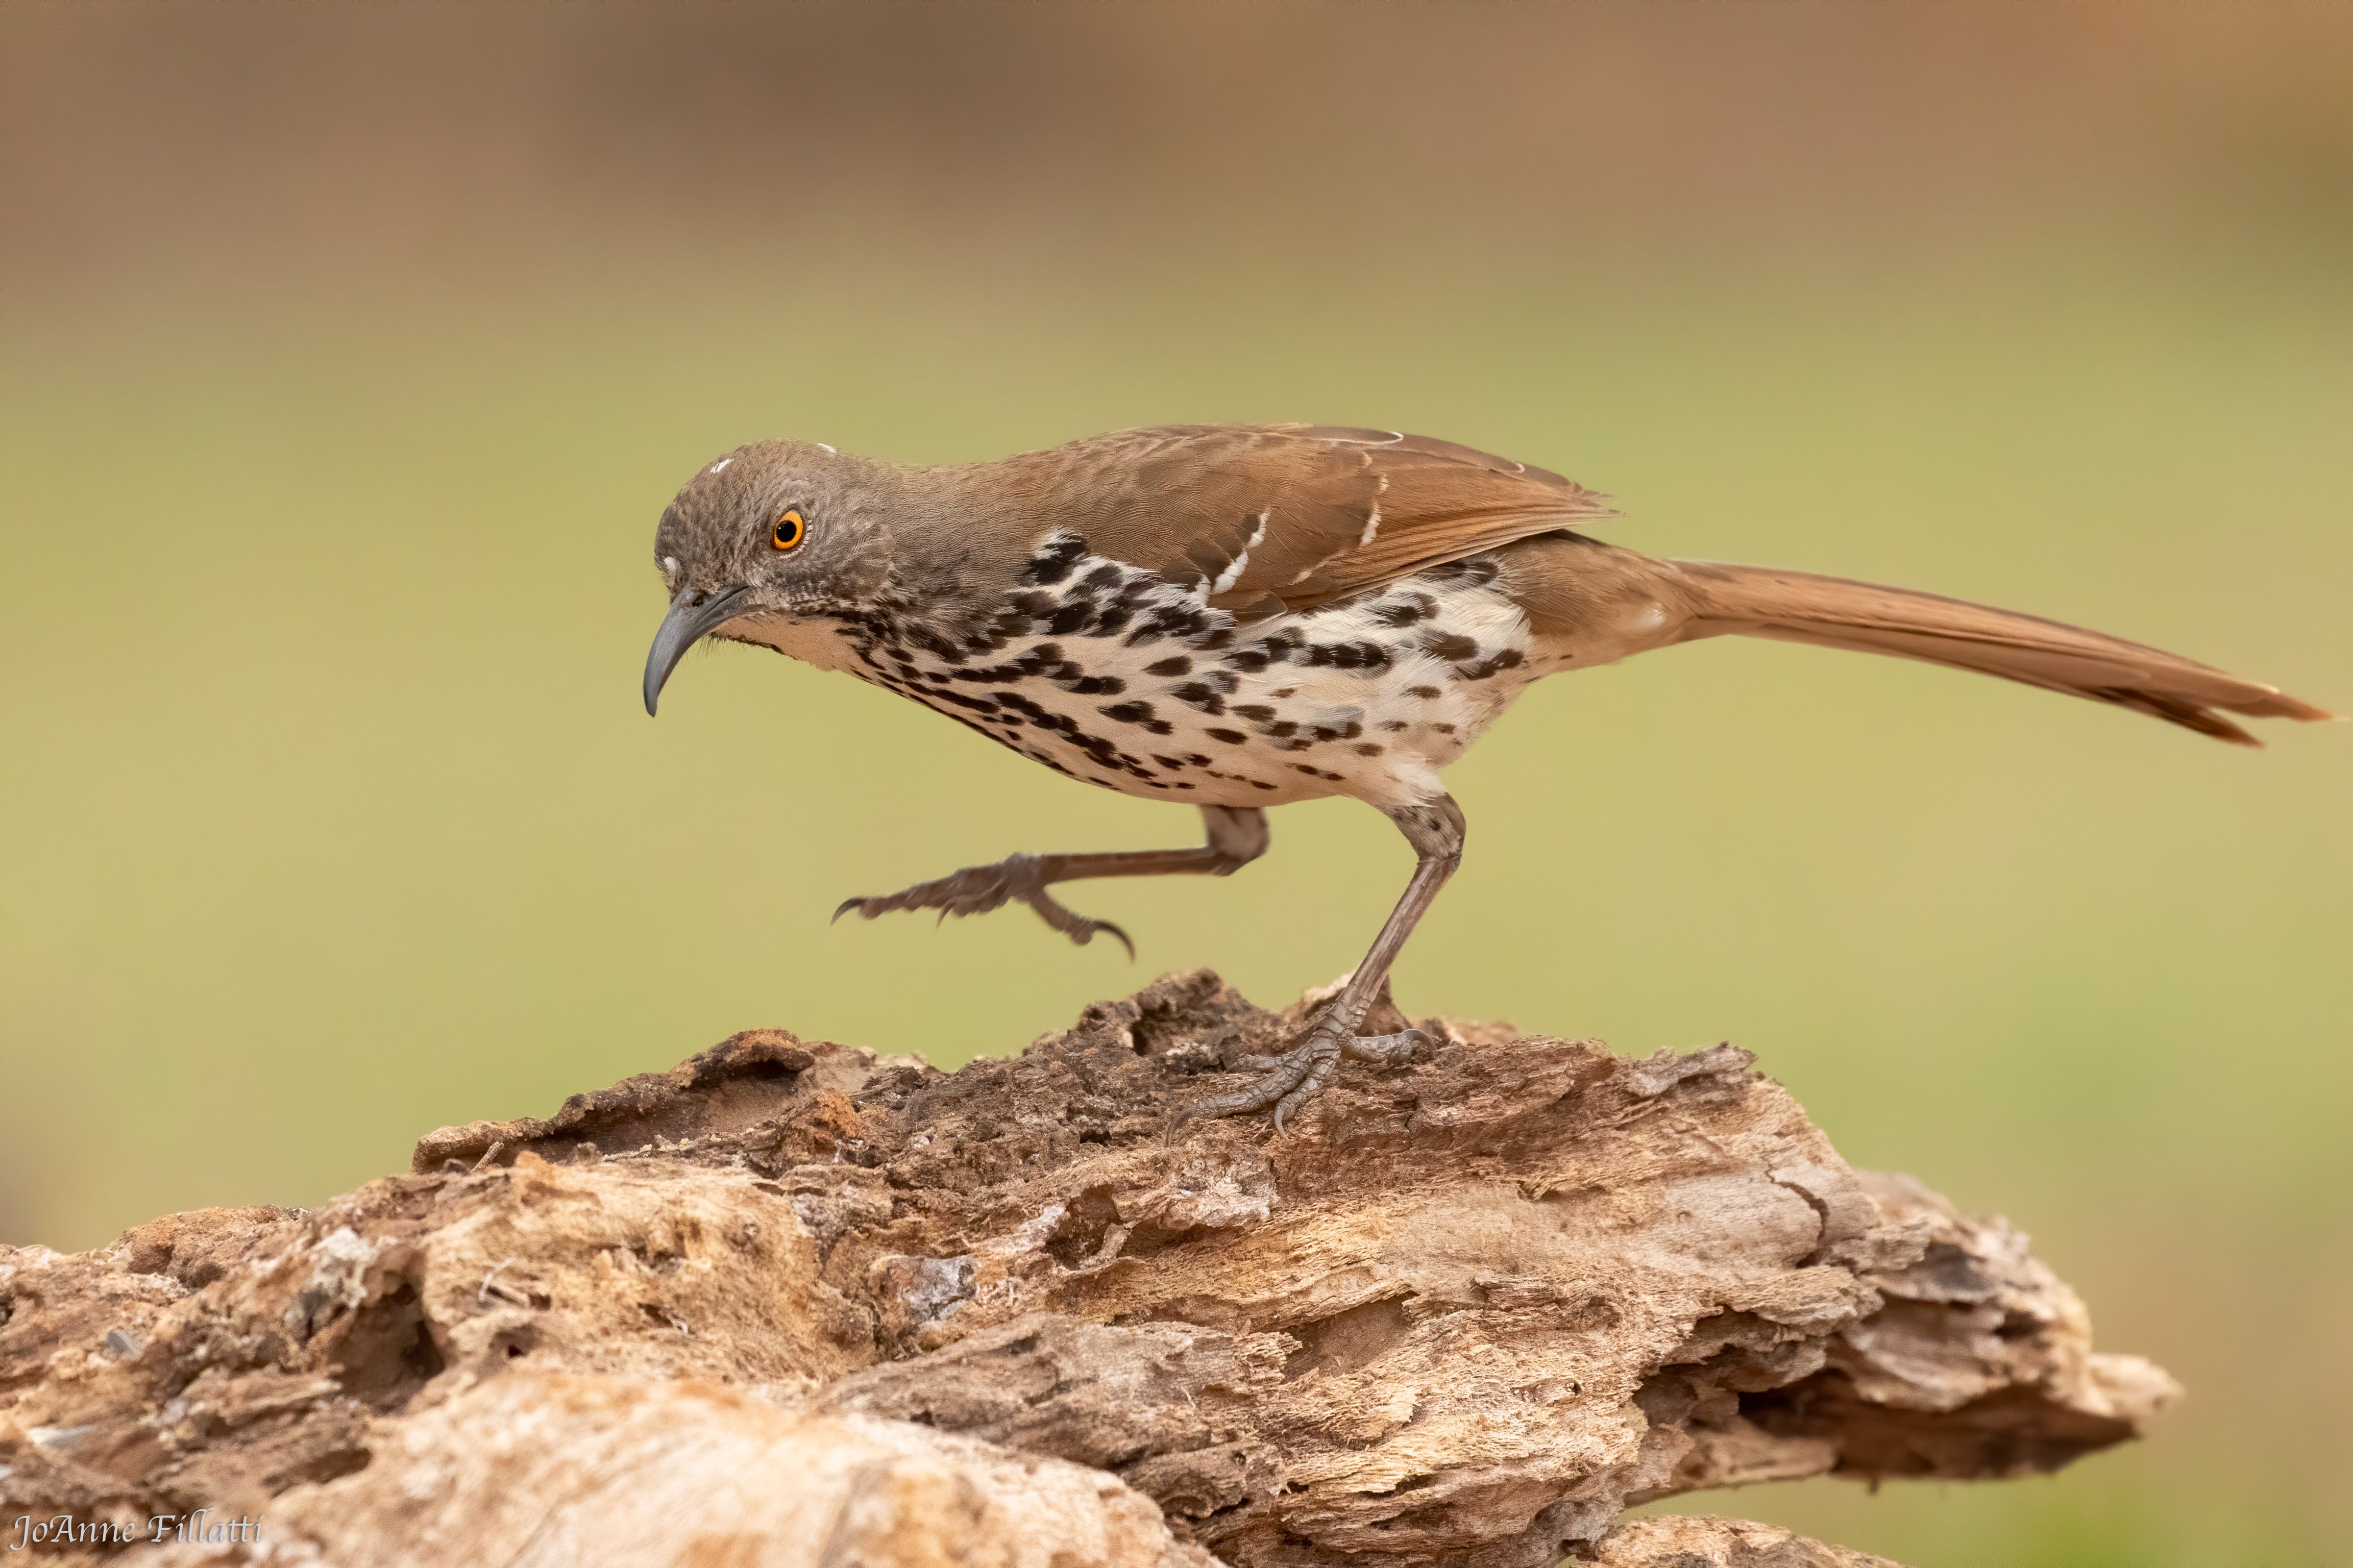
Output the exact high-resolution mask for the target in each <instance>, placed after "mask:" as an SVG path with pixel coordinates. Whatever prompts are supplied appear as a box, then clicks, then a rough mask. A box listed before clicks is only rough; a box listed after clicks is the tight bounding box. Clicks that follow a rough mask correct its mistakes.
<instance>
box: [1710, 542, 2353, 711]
mask: <svg viewBox="0 0 2353 1568" xmlns="http://www.w3.org/2000/svg"><path fill="white" fill-rule="evenodd" d="M1670 564H1671V565H1672V567H1673V568H1674V571H1675V573H1676V574H1677V575H1678V577H1679V578H1680V579H1681V581H1682V582H1683V584H1684V585H1685V586H1686V587H1687V589H1688V590H1689V591H1690V594H1691V596H1692V598H1693V599H1694V601H1695V603H1694V604H1693V605H1692V619H1691V620H1690V622H1689V623H1688V624H1687V626H1686V628H1685V630H1684V633H1683V637H1684V638H1686V639H1688V638H1691V637H1715V636H1719V635H1723V634H1725V633H1738V634H1740V635H1742V636H1744V637H1777V638H1779V639H1780V640H1782V641H1784V642H1801V643H1813V644H1815V645H1817V646H1818V647H1842V648H1853V649H1856V650H1858V651H1861V652H1864V653H1885V654H1894V655H1895V656H1896V657H1897V658H1917V659H1926V661H1927V662H1929V663H1931V664H1943V665H1950V666H1951V667H1953V668H1956V669H1974V670H1977V671H1978V672H1980V673H1982V674H1985V675H1999V676H2000V677H2001V678H2002V679H2006V680H2019V681H2023V682H2025V683H2026V684H2027V685H2029V686H2040V687H2042V688H2044V689H2047V690H2051V691H2064V692H2066V693H2068V694H2069V695H2070V696H2073V697H2088V698H2090V699H2091V700H2093V701H2094V702H2112V703H2114V704H2116V706H2117V707H2120V708H2131V709H2135V710H2138V711H2140V712H2143V713H2147V714H2149V715H2151V716H2152V717H2154V718H2158V719H2163V720H2165V721H2167V722H2168V723H2172V724H2179V725H2181V726H2183V727H2184V728H2186V729H2190V730H2195V731H2198V732H2199V733H2200V734H2201V735H2211V736H2213V737H2214V738H2215V739H2216V740H2218V741H2228V742H2232V744H2233V745H2241V746H2260V745H2262V744H2263V742H2260V741H2258V740H2256V739H2255V738H2254V737H2253V735H2250V734H2248V733H2247V732H2246V731H2244V730H2242V729H2241V728H2239V726H2238V725H2236V724H2233V723H2232V722H2231V721H2230V720H2228V719H2225V718H2223V717H2222V715H2221V713H2218V712H2216V711H2215V710H2217V709H2227V710H2230V711H2232V712H2233V713H2245V714H2251V715H2253V716H2255V717H2258V718H2266V719H2271V718H2277V719H2302V720H2306V721H2311V720H2320V719H2328V718H2333V717H2334V715H2333V714H2330V713H2328V712H2327V711H2325V710H2321V709H2318V708H2315V707H2313V706H2312V705H2311V704H2310V703H2308V702H2299V701H2297V700H2295V698H2293V697H2288V696H2284V695H2282V693H2281V692H2280V690H2279V689H2278V688H2276V687H2272V686H2264V685H2262V684H2260V683H2259V682H2256V681H2253V680H2242V679H2239V678H2238V677H2237V676H2235V675H2228V674H2225V673H2224V672H2223V671H2221V670H2219V669H2215V668H2211V667H2210V666H2207V665H2203V664H2198V663H2194V662H2192V661H2191V660H2189V659H2186V658H2181V657H2179V655H2176V654H2170V653H2166V652H2164V651H2163V650H2161V649H2158V648H2153V647H2142V646H2141V645H2140V644H2138V643H2131V642H2126V641H2125V640H2124V639H2123V638H2121V637H2107V636H2105V635H2103V634H2101V633H2099V632H2094V631H2085V630H2084V628H2083V627H2081V626H2067V625H2065V624H2063V623H2062V622H2059V621H2046V620H2043V619H2042V618H2041V617H2040V616H2022V615H2020V614H2018V613H2017V612H2016V611H2014V610H1997V609H1994V608H1992V607H1991V606H1989V605H1972V604H1968V603H1966V602H1965V601H1962V600H1959V599H1947V598H1944V597H1941V596H1939V595H1935V594H1918V593H1914V592H1913V591H1911V590H1910V589H1907V588H1886V587H1882V586H1880V585H1879V584H1875V583H1852V582H1849V581H1847V580H1846V579H1845V578H1842V577H1817V576H1815V575H1813V574H1811V573H1808V572H1782V571H1777V570H1774V569H1772V568H1770V567H1763V566H1727V565H1723V564H1720V563H1716V562H1713V561H1676V562H1672V563H1670Z"/></svg>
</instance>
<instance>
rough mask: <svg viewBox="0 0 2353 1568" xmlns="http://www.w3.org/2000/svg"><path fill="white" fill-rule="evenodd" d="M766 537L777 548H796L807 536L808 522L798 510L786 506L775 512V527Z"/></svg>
mask: <svg viewBox="0 0 2353 1568" xmlns="http://www.w3.org/2000/svg"><path fill="white" fill-rule="evenodd" d="M768 537H769V539H770V540H771V541H772V542H774V543H775V544H776V548H777V549H779V550H798V549H799V548H800V547H801V541H803V540H805V539H807V537H808V523H807V521H806V520H805V519H803V518H802V516H801V514H800V512H799V511H798V510H795V509H793V508H789V507H788V508H786V510H783V511H780V512H778V513H777V514H776V529H775V531H773V532H771V533H770V534H769V536H768Z"/></svg>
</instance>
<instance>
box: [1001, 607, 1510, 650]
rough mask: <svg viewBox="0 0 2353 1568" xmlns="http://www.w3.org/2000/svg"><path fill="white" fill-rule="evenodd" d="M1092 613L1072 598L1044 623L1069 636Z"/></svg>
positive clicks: (1057, 632) (1052, 630)
mask: <svg viewBox="0 0 2353 1568" xmlns="http://www.w3.org/2000/svg"><path fill="white" fill-rule="evenodd" d="M1094 614H1095V607H1094V605H1092V604H1090V603H1089V602H1088V601H1086V600H1084V599H1072V600H1071V601H1069V602H1068V603H1066V604H1064V605H1063V606H1062V607H1061V608H1060V609H1059V610H1057V611H1055V612H1054V618H1053V619H1052V620H1050V621H1049V622H1047V623H1046V629H1047V630H1048V631H1050V632H1052V633H1053V634H1054V635H1055V636H1056V637H1069V636H1070V635H1071V633H1072V632H1076V631H1082V630H1084V629H1085V627H1086V624H1087V623H1088V622H1089V621H1091V620H1092V619H1093V618H1094ZM1478 651H1479V647H1478V645H1477V644H1475V643H1474V644H1472V647H1471V652H1472V653H1477V652H1478ZM1446 657H1447V658H1469V657H1470V655H1469V654H1448V655H1447V656H1446Z"/></svg>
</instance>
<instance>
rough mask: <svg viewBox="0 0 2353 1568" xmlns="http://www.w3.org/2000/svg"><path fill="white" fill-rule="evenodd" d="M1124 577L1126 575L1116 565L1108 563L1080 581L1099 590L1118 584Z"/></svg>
mask: <svg viewBox="0 0 2353 1568" xmlns="http://www.w3.org/2000/svg"><path fill="white" fill-rule="evenodd" d="M1124 575H1125V574H1124V573H1123V572H1121V571H1120V569H1119V567H1118V566H1117V565H1116V564H1114V563H1112V562H1109V561H1106V562H1104V563H1103V564H1102V565H1100V566H1098V567H1096V568H1095V569H1094V570H1093V571H1092V572H1090V573H1088V574H1086V575H1085V576H1084V577H1082V578H1080V579H1079V581H1081V582H1082V583H1087V584H1092V585H1093V586H1095V587H1098V588H1108V587H1111V586H1113V584H1116V583H1118V581H1119V580H1120V578H1121V577H1123V576H1124Z"/></svg>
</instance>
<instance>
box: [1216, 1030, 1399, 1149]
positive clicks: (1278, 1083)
mask: <svg viewBox="0 0 2353 1568" xmlns="http://www.w3.org/2000/svg"><path fill="white" fill-rule="evenodd" d="M1428 1044H1430V1037H1429V1036H1428V1035H1425V1034H1423V1033H1422V1032H1421V1031H1420V1030H1419V1029H1405V1030H1402V1031H1400V1032H1398V1033H1397V1034H1394V1035H1356V1034H1351V1033H1349V1032H1348V1030H1347V1029H1346V1028H1345V1027H1343V1026H1342V1025H1341V1024H1340V1022H1339V1020H1337V1019H1336V1018H1331V1017H1326V1018H1325V1019H1324V1021H1323V1022H1321V1023H1319V1024H1317V1025H1316V1026H1315V1027H1314V1029H1313V1030H1312V1031H1310V1033H1309V1034H1308V1037H1306V1038H1305V1039H1303V1040H1302V1041H1300V1042H1299V1044H1297V1045H1295V1046H1293V1047H1292V1048H1291V1049H1289V1050H1287V1051H1285V1052H1283V1053H1282V1055H1281V1056H1279V1057H1244V1058H1242V1059H1241V1060H1240V1062H1238V1063H1236V1064H1235V1065H1236V1066H1237V1067H1239V1068H1241V1070H1242V1071H1244V1072H1254V1073H1256V1074H1258V1075H1259V1076H1258V1078H1257V1079H1256V1080H1255V1081H1253V1082H1250V1083H1247V1084H1244V1085H1243V1086H1242V1087H1241V1088H1240V1089H1235V1090H1234V1091H1233V1092H1231V1093H1230V1094H1219V1095H1212V1096H1211V1097H1210V1098H1208V1100H1200V1101H1198V1102H1196V1103H1195V1104H1192V1105H1188V1106H1187V1107H1186V1108H1185V1110H1184V1113H1183V1115H1182V1116H1180V1117H1179V1118H1178V1120H1179V1121H1180V1122H1183V1121H1194V1120H1196V1119H1198V1118H1200V1117H1204V1116H1235V1115H1240V1114H1243V1113H1245V1112H1248V1111H1252V1110H1265V1109H1266V1108H1267V1107H1268V1106H1270V1105H1271V1106H1272V1107H1274V1130H1275V1131H1277V1132H1281V1131H1282V1122H1283V1119H1284V1118H1285V1117H1287V1116H1289V1115H1291V1114H1292V1113H1293V1112H1294V1111H1296V1110H1298V1109H1299V1108H1300V1107H1301V1106H1303V1105H1304V1104H1306V1103H1307V1102H1308V1101H1309V1100H1312V1099H1314V1097H1315V1095H1316V1093H1317V1091H1319V1090H1320V1089H1323V1087H1324V1085H1325V1084H1327V1083H1329V1082H1331V1081H1332V1075H1333V1074H1335V1073H1336V1072H1338V1071H1339V1070H1340V1062H1341V1059H1342V1058H1349V1059H1351V1060H1355V1061H1360V1062H1373V1063H1376V1064H1377V1065H1379V1066H1383V1067H1388V1066H1393V1065H1394V1064H1396V1063H1398V1062H1401V1061H1404V1060H1405V1059H1406V1058H1409V1057H1410V1056H1411V1055H1412V1054H1413V1053H1414V1051H1415V1050H1416V1049H1417V1048H1418V1047H1422V1046H1426V1045H1428Z"/></svg>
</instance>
